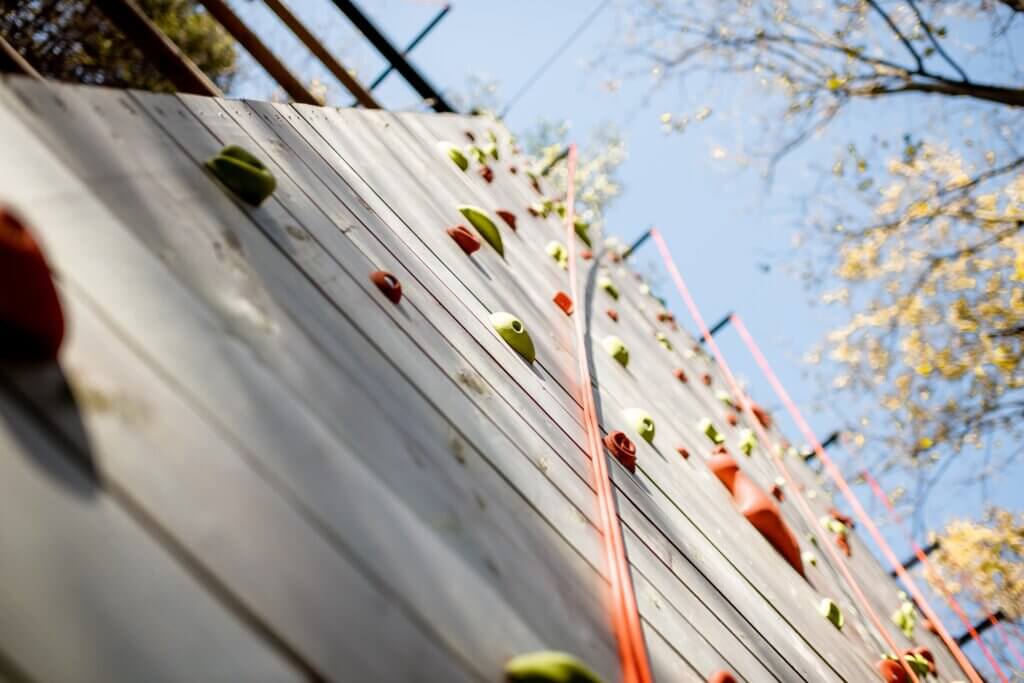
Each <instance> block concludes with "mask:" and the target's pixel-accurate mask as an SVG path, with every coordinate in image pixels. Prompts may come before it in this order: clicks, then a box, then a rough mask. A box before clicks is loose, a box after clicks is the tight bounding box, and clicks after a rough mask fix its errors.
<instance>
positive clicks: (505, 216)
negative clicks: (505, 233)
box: [494, 209, 516, 230]
mask: <svg viewBox="0 0 1024 683" xmlns="http://www.w3.org/2000/svg"><path fill="white" fill-rule="evenodd" d="M494 213H496V214H498V216H499V217H500V218H501V220H503V221H505V224H506V225H508V227H510V228H512V229H513V230H515V229H516V215H515V214H514V213H512V212H511V211H506V210H505V209H498V210H497V211H495V212H494Z"/></svg>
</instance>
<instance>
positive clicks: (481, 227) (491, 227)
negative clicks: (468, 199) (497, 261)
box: [457, 204, 505, 256]
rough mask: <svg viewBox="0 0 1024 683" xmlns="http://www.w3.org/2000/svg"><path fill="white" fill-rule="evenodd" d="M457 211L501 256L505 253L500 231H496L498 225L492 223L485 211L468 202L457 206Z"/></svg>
mask: <svg viewBox="0 0 1024 683" xmlns="http://www.w3.org/2000/svg"><path fill="white" fill-rule="evenodd" d="M457 208H458V209H459V213H461V214H462V215H463V216H465V217H466V220H468V221H469V223H470V225H472V226H473V227H474V228H476V231H477V232H478V233H480V236H481V237H483V238H484V239H485V240H486V241H487V243H488V244H489V245H491V246H492V247H494V250H495V251H496V252H498V254H500V255H501V256H504V255H505V245H504V244H503V243H502V241H501V233H500V232H498V226H497V225H495V224H494V221H493V220H492V219H491V217H490V216H488V215H487V212H486V211H484V210H483V209H481V208H479V207H476V206H470V205H469V204H461V205H459V206H458V207H457Z"/></svg>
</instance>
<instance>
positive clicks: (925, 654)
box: [910, 645, 938, 676]
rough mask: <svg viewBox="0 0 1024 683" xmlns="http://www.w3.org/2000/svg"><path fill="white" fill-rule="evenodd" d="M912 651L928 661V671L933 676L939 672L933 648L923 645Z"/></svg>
mask: <svg viewBox="0 0 1024 683" xmlns="http://www.w3.org/2000/svg"><path fill="white" fill-rule="evenodd" d="M910 652H911V653H912V654H915V655H917V656H918V657H920V658H921V659H923V660H924V661H926V662H928V673H930V674H931V675H933V676H935V675H936V674H937V673H938V668H937V667H936V666H935V655H933V654H932V651H931V650H929V649H928V648H926V647H925V646H923V645H921V646H920V647H915V648H914V649H913V650H911V651H910Z"/></svg>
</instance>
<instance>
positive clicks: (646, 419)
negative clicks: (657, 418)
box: [623, 408, 654, 443]
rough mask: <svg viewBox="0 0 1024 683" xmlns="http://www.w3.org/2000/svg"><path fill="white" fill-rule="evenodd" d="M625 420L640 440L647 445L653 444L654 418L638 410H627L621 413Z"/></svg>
mask: <svg viewBox="0 0 1024 683" xmlns="http://www.w3.org/2000/svg"><path fill="white" fill-rule="evenodd" d="M623 415H625V417H626V420H627V421H628V422H629V423H630V424H632V425H633V429H635V430H636V433H637V434H639V435H640V438H641V439H643V440H644V441H646V442H647V443H653V442H654V418H652V417H651V416H650V415H648V414H647V412H646V411H644V410H642V409H640V408H627V409H626V410H624V411H623Z"/></svg>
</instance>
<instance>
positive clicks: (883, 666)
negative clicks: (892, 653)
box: [875, 659, 910, 683]
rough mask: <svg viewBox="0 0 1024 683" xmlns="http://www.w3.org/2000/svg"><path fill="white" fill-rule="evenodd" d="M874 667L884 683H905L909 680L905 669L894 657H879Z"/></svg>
mask: <svg viewBox="0 0 1024 683" xmlns="http://www.w3.org/2000/svg"><path fill="white" fill-rule="evenodd" d="M875 668H876V669H877V670H878V673H879V674H881V676H882V680H883V681H885V683H907V682H908V681H909V680H910V679H909V678H908V677H907V671H906V669H904V668H903V665H902V664H900V663H899V662H898V661H896V660H895V659H879V660H878V661H877V662H875Z"/></svg>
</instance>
